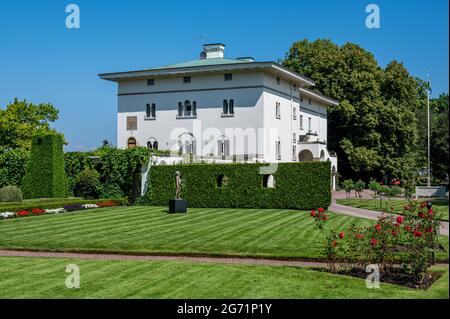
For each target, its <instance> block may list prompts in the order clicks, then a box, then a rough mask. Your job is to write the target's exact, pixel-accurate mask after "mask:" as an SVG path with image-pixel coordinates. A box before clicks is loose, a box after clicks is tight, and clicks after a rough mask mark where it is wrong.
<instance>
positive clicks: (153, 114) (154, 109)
mask: <svg viewBox="0 0 450 319" xmlns="http://www.w3.org/2000/svg"><path fill="white" fill-rule="evenodd" d="M151 114H152V117H156V104H155V103H153V104H152V113H151Z"/></svg>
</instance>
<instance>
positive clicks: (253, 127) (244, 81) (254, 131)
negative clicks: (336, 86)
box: [100, 44, 337, 188]
mask: <svg viewBox="0 0 450 319" xmlns="http://www.w3.org/2000/svg"><path fill="white" fill-rule="evenodd" d="M224 48H225V46H224V45H222V44H212V45H205V47H204V51H203V52H202V53H201V59H200V60H195V61H191V62H187V63H180V64H176V65H173V66H168V67H163V68H156V69H148V70H141V71H132V72H121V73H109V74H102V75H100V77H101V78H102V79H106V80H111V81H115V82H117V83H118V114H117V144H118V147H119V148H126V147H133V146H135V145H139V146H148V147H151V148H158V149H159V150H170V151H171V152H172V154H174V156H180V155H183V154H186V153H189V154H192V156H191V157H195V158H199V159H202V160H207V159H209V160H210V159H216V160H227V161H259V162H292V161H306V160H322V161H325V160H329V161H331V163H332V167H333V172H336V170H337V160H336V157H334V156H332V155H330V154H329V152H328V151H327V147H326V140H327V107H328V106H329V105H333V104H337V102H336V101H333V100H332V99H329V98H327V97H324V96H322V95H320V94H317V93H314V92H313V91H311V90H310V89H308V87H310V86H314V82H313V81H312V80H310V79H308V78H306V77H303V76H301V75H299V74H296V73H294V72H292V71H290V70H287V69H285V68H284V67H282V66H280V65H278V64H276V63H273V62H254V61H253V59H251V58H242V59H236V60H231V59H225V58H224V57H223V53H224ZM225 101H226V102H225ZM224 104H225V105H224ZM180 105H181V110H180ZM180 111H181V112H180ZM180 115H181V116H180ZM155 142H156V143H155ZM333 188H334V187H333Z"/></svg>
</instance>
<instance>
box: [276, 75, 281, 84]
mask: <svg viewBox="0 0 450 319" xmlns="http://www.w3.org/2000/svg"><path fill="white" fill-rule="evenodd" d="M277 84H278V85H280V84H281V79H280V77H278V76H277Z"/></svg>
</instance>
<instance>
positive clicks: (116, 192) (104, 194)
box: [100, 183, 124, 198]
mask: <svg viewBox="0 0 450 319" xmlns="http://www.w3.org/2000/svg"><path fill="white" fill-rule="evenodd" d="M100 197H101V198H123V197H124V195H123V192H122V190H121V189H120V187H119V185H117V184H115V183H112V184H110V183H107V184H104V185H103V186H102V187H101V193H100Z"/></svg>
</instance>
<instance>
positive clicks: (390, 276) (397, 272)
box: [337, 268, 442, 290]
mask: <svg viewBox="0 0 450 319" xmlns="http://www.w3.org/2000/svg"><path fill="white" fill-rule="evenodd" d="M337 273H338V274H339V275H345V276H351V277H357V278H363V279H366V278H367V275H368V273H367V272H366V270H365V269H362V268H350V269H341V270H338V272H337ZM441 276H442V273H440V272H427V273H426V274H425V275H424V279H423V280H422V282H421V283H417V281H416V279H415V278H414V276H413V275H411V274H408V273H405V272H404V271H403V270H402V269H400V268H398V269H395V268H394V269H390V270H389V271H380V282H384V283H389V284H394V285H398V286H403V287H408V288H415V289H424V290H427V289H428V288H430V287H431V285H432V284H433V283H434V282H435V281H436V280H438V279H439V278H441Z"/></svg>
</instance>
